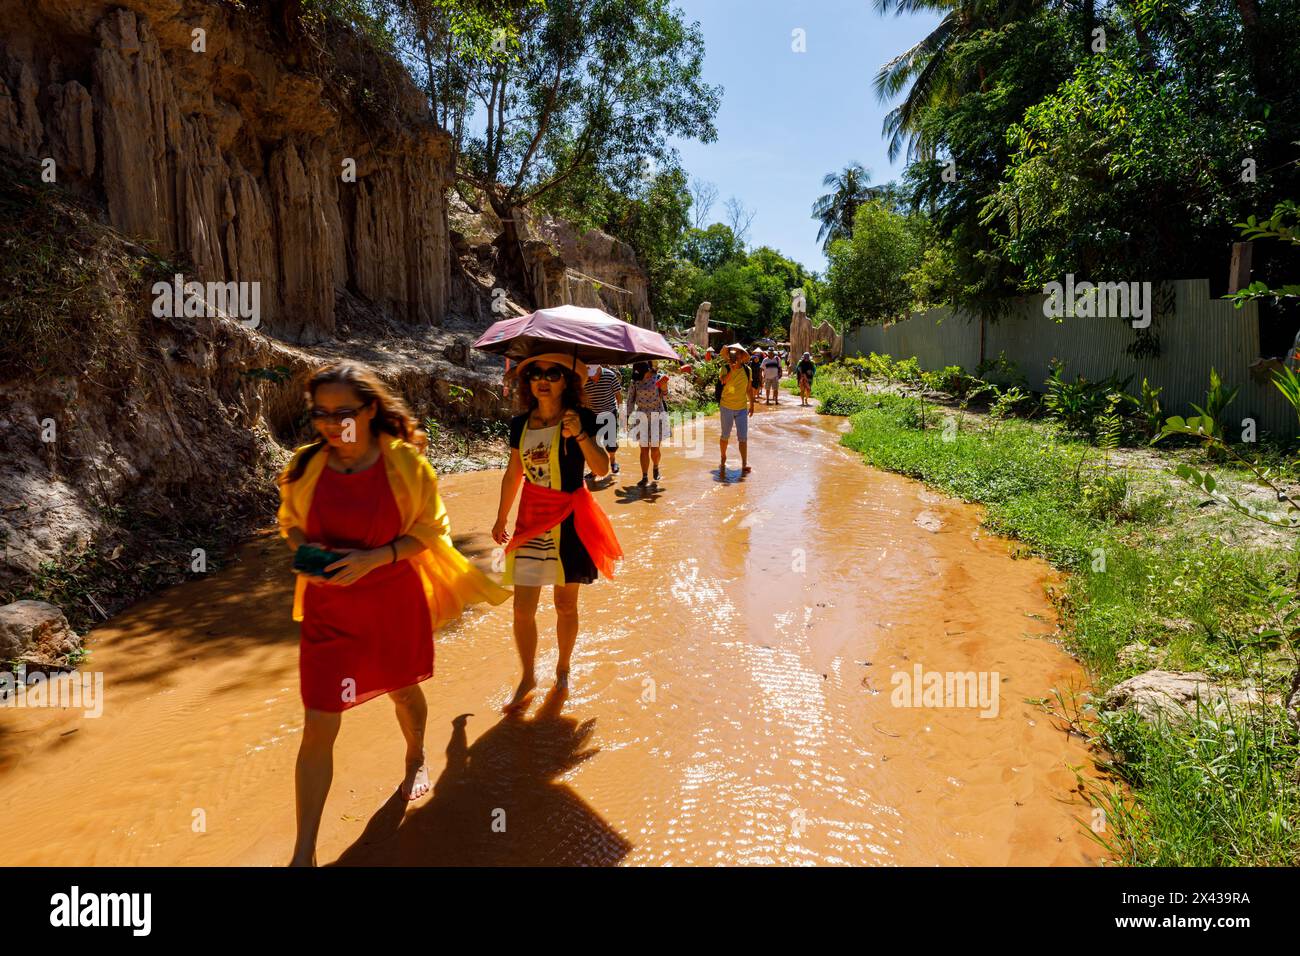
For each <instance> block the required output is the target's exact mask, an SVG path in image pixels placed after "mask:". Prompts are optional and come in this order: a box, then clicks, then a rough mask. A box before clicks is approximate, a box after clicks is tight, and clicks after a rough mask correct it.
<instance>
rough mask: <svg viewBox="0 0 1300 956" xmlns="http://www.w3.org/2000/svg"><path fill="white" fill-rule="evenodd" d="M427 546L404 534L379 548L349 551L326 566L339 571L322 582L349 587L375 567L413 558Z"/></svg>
mask: <svg viewBox="0 0 1300 956" xmlns="http://www.w3.org/2000/svg"><path fill="white" fill-rule="evenodd" d="M427 547H428V546H427V545H426V544H425V543H424V542H423V541H421V540H420V539H419V538H416V537H414V536H412V535H409V534H404V535H402V536H401V537H400V538H396V539H394V540H393V541H392V542H391V543H389V544H385V545H382V546H381V547H378V548H371V549H369V550H363V549H357V550H355V551H349V552H347V554H345V555H344V556H343V557H342V558H340V559H339V560H337V561H335V562H334V563H333V564H331V565H328V566H327V567H326V568H325V570H326V571H336V572H337V573H336V574H335V575H334V576H333V577H329V578H322V579H321V583H322V584H332V585H334V586H336V587H347V586H348V585H349V584H355V583H356V582H357V581H359V580H361V579H362V578H363V577H365V576H366V575H367V574H369V573H370V572H371V571H373V570H375V568H381V567H383V566H384V565H385V564H396V563H397V562H398V561H404V560H406V559H407V558H413V557H415V556H416V555H417V554H419V553H420V552H421V551H424V550H426V549H427Z"/></svg>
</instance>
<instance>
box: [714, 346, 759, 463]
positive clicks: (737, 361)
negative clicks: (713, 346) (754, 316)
mask: <svg viewBox="0 0 1300 956" xmlns="http://www.w3.org/2000/svg"><path fill="white" fill-rule="evenodd" d="M722 355H723V358H724V360H725V361H726V363H727V365H726V367H725V368H724V369H723V370H722V375H721V382H722V397H721V399H720V400H719V403H718V404H719V406H720V407H719V413H720V415H721V417H722V436H721V437H720V438H719V439H718V448H719V452H720V454H721V458H720V460H719V463H718V477H719V478H721V479H722V480H723V481H726V480H727V442H728V440H729V439H730V438H731V431H732V429H733V428H734V429H735V431H736V444H737V445H738V446H739V447H740V473H741V475H742V476H743V475H748V474H749V472H750V470H751V469H750V467H749V409H750V405H751V403H752V402H753V401H754V397H755V395H756V394H757V392H756V390H755V388H754V382H753V379H752V378H751V377H750V371H749V368H748V366H747V364H746V363H747V362H748V361H749V353H748V352H747V351H746V350H745V347H744V346H743V345H741V344H740V343H739V342H733V343H732V344H731V345H728V346H727V347H726V348H725V349H723V350H722Z"/></svg>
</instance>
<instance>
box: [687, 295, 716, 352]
mask: <svg viewBox="0 0 1300 956" xmlns="http://www.w3.org/2000/svg"><path fill="white" fill-rule="evenodd" d="M712 308H713V304H712V303H710V302H701V303H700V307H699V308H698V309H696V310H695V328H694V329H692V330H691V344H692V345H698V346H699V347H700V348H702V349H707V348H708V347H709V311H710V310H711V309H712Z"/></svg>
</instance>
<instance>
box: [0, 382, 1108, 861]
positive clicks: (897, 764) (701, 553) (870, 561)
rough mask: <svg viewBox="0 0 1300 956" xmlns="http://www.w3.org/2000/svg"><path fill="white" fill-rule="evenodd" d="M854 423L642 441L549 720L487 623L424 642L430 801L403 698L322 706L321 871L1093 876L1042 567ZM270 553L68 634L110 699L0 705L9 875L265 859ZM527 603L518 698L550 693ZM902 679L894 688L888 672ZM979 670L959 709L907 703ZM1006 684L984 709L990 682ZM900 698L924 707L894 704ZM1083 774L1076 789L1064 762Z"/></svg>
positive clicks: (1064, 665) (486, 482)
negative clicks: (406, 785)
mask: <svg viewBox="0 0 1300 956" xmlns="http://www.w3.org/2000/svg"><path fill="white" fill-rule="evenodd" d="M843 427H845V426H844V424H843V420H842V419H835V418H824V417H819V416H817V415H816V414H814V412H813V410H812V409H811V408H800V407H798V405H797V404H796V403H793V402H792V401H791V400H790V398H789V397H787V398H786V399H785V402H784V404H783V405H782V406H781V407H780V408H779V409H771V410H760V413H759V414H758V415H757V416H756V418H755V419H754V420H753V422H752V424H751V429H750V442H751V453H752V463H753V465H754V472H753V473H752V474H751V475H750V476H748V477H747V478H746V479H745V480H743V481H741V480H737V479H738V477H739V476H738V470H739V469H738V465H739V462H738V459H737V458H736V452H735V448H734V445H733V448H732V461H731V464H732V470H731V474H730V478H731V480H730V481H729V482H727V483H722V482H720V481H718V480H717V473H716V470H715V471H710V469H716V467H717V434H718V421H717V419H716V418H714V419H709V420H707V421H706V422H705V423H704V427H703V434H702V438H703V442H702V446H703V447H702V449H701V451H702V453H703V454H702V456H701V457H689V450H686V449H682V448H669V449H665V452H664V480H663V481H662V482H661V483H660V487H659V488H658V490H657V491H655V490H654V489H650V490H648V491H646V492H642V491H639V490H638V489H637V487H636V485H635V481H636V479H637V478H638V477H639V469H638V467H637V465H636V462H635V461H634V460H633V458H632V457H631V456H630V455H628V454H627V453H626V451H625V453H624V454H623V455H622V456H621V463H622V466H623V473H622V475H621V476H619V478H617V479H615V480H614V481H613V482H612V483H607V482H602V483H600V485H599V490H597V496H598V499H599V500H600V502H601V504H602V505H603V506H604V507H605V509H606V510H607V511H608V512H609V514H610V515H611V517H612V519H613V522H614V525H615V527H616V529H617V531H618V535H619V538H620V540H621V541H622V543H623V547H624V550H625V551H626V553H627V558H626V561H625V562H624V565H623V568H622V573H621V574H620V575H619V576H618V577H617V578H615V579H614V580H612V581H601V582H599V583H598V584H596V585H594V586H592V587H589V588H584V589H583V594H582V604H581V614H582V631H581V636H580V637H579V641H578V649H577V652H576V654H575V657H574V661H573V673H572V685H573V686H572V691H571V694H570V696H569V698H568V699H567V700H566V701H560V700H557V699H556V698H555V697H554V696H551V697H549V698H548V697H544V696H543V694H542V693H539V696H538V698H537V701H536V702H535V703H534V704H533V707H532V709H531V710H530V711H529V712H528V714H527V715H526V716H525V717H523V718H510V719H507V718H503V717H502V716H501V714H500V713H499V710H498V708H499V706H500V704H501V703H502V702H503V701H504V700H506V699H507V697H508V696H509V694H510V692H511V690H512V689H513V687H514V685H515V683H516V681H517V680H518V666H517V660H516V657H515V652H514V647H513V643H512V639H511V636H510V620H511V612H510V607H509V605H508V604H506V605H503V606H501V607H499V608H490V609H481V608H480V609H475V610H474V611H472V612H470V613H469V614H467V615H466V616H465V617H464V618H463V619H462V620H461V621H459V622H458V623H457V624H455V625H454V626H452V627H450V628H449V629H447V630H446V631H444V632H443V633H441V634H439V635H438V637H437V674H436V676H435V677H434V678H433V680H431V681H429V682H427V683H426V684H424V685H423V686H424V690H425V695H426V697H427V698H428V700H429V730H428V756H429V765H430V772H431V776H432V779H433V780H434V781H435V788H434V791H433V793H432V794H431V795H429V796H427V797H425V798H422V799H421V800H419V801H417V802H415V803H414V804H411V805H409V806H408V805H406V804H404V803H403V802H402V801H401V800H400V799H398V798H396V797H395V796H394V789H395V786H396V784H397V782H398V780H399V778H400V771H401V768H402V754H403V743H402V739H401V736H400V734H399V731H398V727H397V723H396V721H395V719H394V716H393V709H392V706H391V705H390V704H389V703H388V702H387V701H384V700H374V701H371V702H369V703H366V704H363V705H362V706H360V707H358V708H357V709H355V710H353V711H351V712H349V713H348V714H347V715H346V716H345V718H344V721H343V730H342V733H341V734H340V737H339V742H338V747H337V750H336V759H335V776H334V789H333V791H332V792H331V794H330V798H329V801H328V803H327V804H326V808H325V816H324V822H323V826H322V829H321V839H320V851H319V859H320V861H321V862H322V863H333V862H340V863H345V864H346V863H356V864H596V865H600V864H641V865H655V864H678V865H690V864H694V865H707V864H796V865H798V864H882V865H894V864H901V865H933V864H939V865H967V864H969V865H1001V864H1028V865H1037V864H1053V865H1081V864H1082V865H1086V864H1095V863H1097V862H1098V861H1099V859H1100V857H1101V852H1100V850H1099V849H1098V848H1097V847H1096V845H1095V844H1094V843H1093V842H1092V841H1091V840H1090V839H1089V838H1088V837H1087V835H1086V826H1085V824H1086V822H1087V821H1088V820H1089V818H1090V813H1089V809H1088V805H1087V803H1086V801H1085V800H1084V799H1083V798H1082V797H1081V795H1080V793H1079V792H1078V790H1077V787H1078V786H1079V782H1078V777H1077V776H1076V773H1075V772H1074V770H1073V769H1072V768H1087V767H1090V760H1089V757H1088V754H1087V752H1086V750H1085V749H1084V747H1083V746H1082V745H1081V743H1080V742H1079V741H1078V740H1077V739H1076V738H1073V737H1071V736H1070V735H1068V734H1067V733H1065V732H1064V731H1063V730H1062V729H1061V727H1060V726H1059V723H1058V722H1057V721H1055V720H1053V719H1052V718H1050V717H1048V716H1047V715H1046V714H1045V713H1044V712H1043V711H1042V709H1041V708H1040V707H1038V706H1036V705H1035V704H1034V703H1032V701H1033V700H1036V699H1039V698H1044V697H1049V696H1050V695H1051V693H1052V689H1053V688H1060V689H1062V690H1063V691H1068V689H1070V688H1074V689H1075V690H1079V689H1081V688H1082V687H1083V685H1084V675H1083V673H1082V671H1081V670H1080V668H1079V666H1078V665H1077V664H1076V663H1075V662H1074V661H1073V660H1072V659H1071V658H1070V657H1069V656H1068V655H1066V654H1065V653H1064V652H1063V651H1062V650H1061V649H1060V648H1059V647H1057V646H1056V645H1054V644H1053V643H1052V642H1051V641H1050V640H1049V639H1048V635H1050V633H1051V632H1052V630H1053V624H1052V621H1053V615H1052V609H1051V606H1050V605H1049V603H1048V602H1047V600H1046V598H1045V596H1044V585H1045V584H1046V583H1048V582H1049V581H1050V580H1051V571H1050V569H1049V568H1048V567H1046V566H1045V565H1044V564H1042V563H1041V562H1039V561H1036V560H1014V559H1013V558H1012V557H1010V554H1009V552H1010V547H1009V544H1008V542H1006V541H1003V540H999V539H996V538H991V537H987V536H985V535H983V534H981V533H980V532H979V528H978V517H979V516H978V512H977V510H976V509H974V508H972V507H970V506H968V505H965V504H962V503H958V502H954V501H950V500H947V499H944V498H942V497H940V496H938V495H936V494H933V493H931V492H929V491H927V490H926V489H925V488H924V487H923V486H922V485H920V484H917V483H915V482H912V481H909V480H907V479H904V478H900V477H897V476H894V475H890V474H886V473H883V472H878V471H874V470H871V469H868V468H866V467H864V466H863V465H862V464H861V462H860V460H859V459H858V457H857V456H856V455H854V454H852V453H850V452H848V451H846V450H844V449H843V448H841V447H839V446H838V445H837V443H836V441H837V438H838V437H839V429H841V428H843ZM499 478H500V472H482V473H476V474H468V475H456V476H451V477H448V478H446V479H444V480H443V482H442V489H443V494H444V497H445V499H446V502H447V507H448V509H449V511H450V513H451V517H452V522H453V530H454V531H455V532H456V540H457V543H458V546H459V547H461V549H462V550H463V551H465V552H466V553H467V554H470V555H472V556H475V557H476V558H481V559H482V560H483V561H484V562H485V564H486V563H487V562H490V560H491V549H492V544H491V541H490V539H489V537H488V534H487V531H488V529H489V528H490V526H491V523H492V519H493V517H494V515H495V508H496V500H497V489H498V484H499ZM289 559H290V556H289V553H288V550H287V549H286V548H284V546H283V545H282V544H281V543H280V542H279V541H278V540H277V539H275V538H273V537H271V536H269V535H268V536H266V537H263V538H259V539H257V540H255V541H253V542H250V543H249V544H248V545H246V546H245V547H244V548H243V549H242V550H241V551H240V553H239V554H238V557H237V561H236V562H235V563H234V564H233V565H232V566H230V567H228V568H226V569H225V570H222V571H220V572H218V573H213V574H212V575H210V576H209V577H206V578H203V579H199V580H195V581H192V582H189V583H186V584H184V585H181V586H179V587H176V588H173V589H172V590H169V591H167V592H165V593H162V594H160V595H158V596H157V597H155V598H153V599H151V600H147V601H144V602H142V603H140V604H138V605H136V606H135V607H132V608H131V609H129V610H128V611H126V612H125V613H123V614H121V615H119V616H118V617H117V618H115V619H113V620H112V621H111V622H109V623H108V624H106V625H105V626H104V627H102V628H100V629H98V630H97V631H95V632H93V633H92V634H91V635H90V645H91V647H92V648H93V651H94V654H93V656H92V657H91V661H92V662H93V663H92V664H91V665H89V666H90V667H92V668H93V669H94V670H97V671H103V672H104V673H105V675H106V676H105V694H106V699H105V704H104V712H103V715H102V716H101V717H99V718H98V719H91V718H86V717H84V716H82V714H81V712H80V711H72V710H67V711H60V710H50V709H3V710H0V864H6V865H13V864H60V865H66V864H95V865H108V864H125V865H133V864H151V865H218V864H249V865H273V864H282V863H284V862H286V861H287V860H288V858H289V852H290V849H291V847H292V842H293V825H294V811H293V766H294V758H295V754H296V751H297V744H298V735H299V732H300V721H301V716H300V703H299V699H298V687H297V682H298V672H297V663H298V646H297V642H298V637H297V626H296V625H295V624H294V623H293V622H292V621H291V620H290V598H291V584H292V575H291V573H290V571H289ZM553 620H554V618H553V611H552V607H551V604H550V601H549V595H546V596H544V599H543V607H542V611H541V621H542V622H543V624H544V626H545V628H544V630H543V639H542V648H543V655H542V657H541V660H540V667H539V676H540V678H541V687H540V691H542V692H544V691H546V690H547V689H549V688H550V687H551V685H552V684H553V681H554V677H553V674H552V670H553V667H554V658H555V644H554V636H553V630H550V628H551V627H552V626H553ZM918 669H919V671H920V674H921V675H922V688H921V689H912V688H910V687H908V686H904V685H902V684H896V683H895V678H894V676H893V675H895V674H899V675H901V676H900V678H899V680H901V678H902V677H906V678H907V679H908V680H909V681H913V680H915V678H916V676H917V673H918ZM932 672H937V673H939V674H945V673H948V672H976V673H977V674H981V673H982V674H983V675H984V677H985V686H984V690H985V691H986V696H985V698H984V699H983V701H982V704H983V706H981V701H979V700H974V699H971V700H967V701H965V703H966V704H968V705H974V706H942V707H937V706H914V705H915V704H918V703H919V704H925V703H927V702H928V703H931V704H933V703H952V704H954V705H956V704H960V703H962V701H960V700H956V699H954V700H952V701H944V700H943V699H942V698H941V697H939V698H936V697H934V696H930V697H929V698H928V700H927V697H926V695H925V694H924V693H923V688H924V687H925V683H924V682H925V680H926V679H927V678H928V675H929V674H931V673H932ZM994 672H996V677H994ZM994 687H996V698H994V697H993V696H992V695H993V693H994V691H993V688H994ZM903 704H909V705H913V706H903ZM1084 772H1085V777H1086V779H1092V778H1091V775H1090V773H1088V772H1087V771H1086V770H1085V771H1084Z"/></svg>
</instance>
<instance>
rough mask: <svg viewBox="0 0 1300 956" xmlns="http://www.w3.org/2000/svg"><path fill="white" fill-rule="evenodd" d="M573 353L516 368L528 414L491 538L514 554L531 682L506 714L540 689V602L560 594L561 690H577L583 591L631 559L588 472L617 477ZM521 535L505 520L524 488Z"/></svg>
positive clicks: (510, 562)
mask: <svg viewBox="0 0 1300 956" xmlns="http://www.w3.org/2000/svg"><path fill="white" fill-rule="evenodd" d="M574 351H576V350H573V351H567V352H542V353H540V354H536V355H532V356H530V357H528V358H526V359H524V360H523V361H522V362H520V363H519V365H518V366H516V368H515V371H514V374H516V375H517V376H518V379H519V383H520V390H519V399H520V404H521V406H522V408H523V412H522V414H520V415H517V416H515V417H514V418H513V419H511V421H510V463H509V465H507V467H506V473H505V475H504V477H503V478H502V479H501V499H500V503H499V505H498V507H497V520H496V524H495V525H493V527H492V539H493V540H494V541H496V542H497V543H498V544H506V543H507V542H509V544H508V545H507V547H506V582H507V583H509V584H513V585H514V635H515V646H516V647H517V649H518V651H519V661H520V664H521V666H522V668H523V676H522V677H521V678H520V681H519V686H518V687H517V688H516V690H515V693H514V696H513V697H512V698H511V699H510V701H509V702H508V703H507V704H506V706H505V710H506V711H507V712H510V711H513V710H517V709H518V708H520V707H522V706H524V705H525V704H526V703H527V702H528V700H529V698H530V697H531V696H532V692H533V690H534V688H535V687H536V686H537V679H536V676H535V674H534V664H535V659H536V655H537V602H538V599H539V597H540V596H541V590H542V588H543V587H553V588H554V594H555V615H556V638H557V641H558V644H559V660H558V661H557V663H556V666H555V684H556V688H557V690H559V691H560V692H561V693H564V692H567V690H568V685H569V664H570V661H571V659H572V656H573V648H574V645H575V644H576V643H577V639H578V589H579V587H581V586H582V585H584V584H591V583H592V582H593V581H595V580H596V578H597V576H598V575H599V574H600V573H603V574H605V575H606V576H607V577H608V576H609V575H610V574H611V573H612V572H613V567H614V562H615V561H616V560H617V559H618V558H621V557H622V556H623V552H622V550H621V549H620V548H619V545H618V540H617V539H616V538H615V537H614V530H613V528H612V527H611V526H610V523H609V519H608V518H607V517H606V516H605V513H604V512H603V511H601V509H600V506H599V505H598V504H596V500H595V498H594V497H593V496H592V494H591V492H590V491H589V490H587V486H586V484H585V482H584V481H583V473H584V471H585V470H586V469H590V470H591V471H592V473H594V474H595V475H596V476H597V477H602V476H604V475H606V474H608V473H609V454H608V453H607V452H606V451H605V449H604V448H602V447H601V446H600V443H599V442H597V441H596V428H597V425H596V415H595V413H594V412H593V411H591V410H590V409H588V408H584V407H582V384H581V383H582V381H583V379H585V378H586V374H587V369H586V366H585V365H584V364H583V363H582V362H581V361H579V360H578V358H577V357H576V356H575V355H574V354H573V352H574ZM521 486H522V488H523V494H522V497H521V498H520V502H519V513H518V515H517V516H516V518H515V529H514V533H513V534H511V533H509V532H507V531H506V521H507V518H508V517H509V514H510V508H511V506H512V505H513V504H514V501H515V497H516V496H517V495H519V493H520V488H521Z"/></svg>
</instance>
